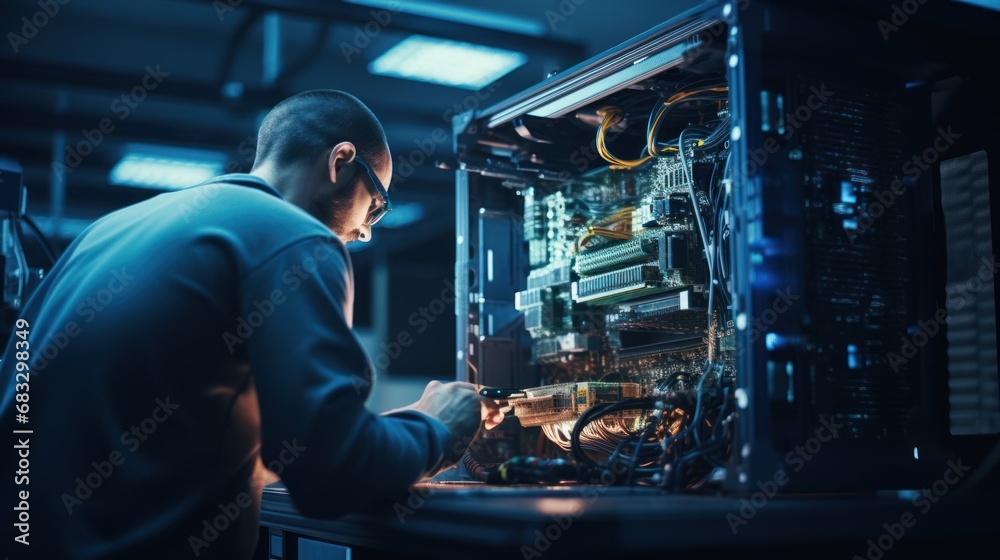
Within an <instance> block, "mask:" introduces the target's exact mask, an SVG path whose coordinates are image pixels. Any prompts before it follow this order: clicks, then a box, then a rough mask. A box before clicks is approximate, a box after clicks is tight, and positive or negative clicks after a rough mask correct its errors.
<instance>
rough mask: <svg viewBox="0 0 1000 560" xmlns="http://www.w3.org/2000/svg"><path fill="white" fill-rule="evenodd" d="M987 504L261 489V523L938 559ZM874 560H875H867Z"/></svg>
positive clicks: (463, 549) (442, 543)
mask: <svg viewBox="0 0 1000 560" xmlns="http://www.w3.org/2000/svg"><path fill="white" fill-rule="evenodd" d="M914 500H916V502H915V501H914ZM996 504H997V496H995V495H992V496H991V495H983V494H971V495H963V494H958V493H956V492H952V493H951V494H950V495H944V496H942V497H940V498H937V501H936V502H931V501H930V500H929V499H927V498H925V497H920V496H919V495H918V494H915V493H912V492H910V493H898V492H891V493H884V494H856V495H854V494H852V495H835V496H831V495H794V496H789V495H777V496H773V497H770V498H768V497H766V496H765V495H764V494H763V493H760V494H756V495H754V494H751V495H743V496H739V495H676V494H669V493H666V492H664V491H662V490H659V489H656V488H642V487H633V488H623V487H603V486H557V487H538V486H514V487H496V486H485V485H482V484H478V483H422V484H418V485H416V486H414V487H413V488H412V489H411V490H410V491H409V493H408V494H407V495H403V496H400V498H399V500H398V501H396V502H395V503H393V504H388V505H380V506H378V507H377V508H375V509H374V510H373V511H370V512H368V513H364V514H350V515H346V516H343V517H340V518H338V519H333V520H323V519H313V518H306V517H303V516H301V515H299V514H298V513H297V512H296V511H295V508H294V505H293V503H292V501H291V497H290V496H289V495H288V492H287V491H286V490H285V488H284V487H283V486H282V485H281V484H280V483H277V484H274V485H270V486H268V487H266V488H265V491H264V498H263V506H262V510H261V524H262V525H266V526H269V527H274V528H280V529H285V530H289V531H293V532H296V533H299V534H303V535H307V536H312V537H317V538H321V539H325V540H330V541H333V542H337V543H340V544H344V545H348V546H355V547H365V548H371V549H376V550H385V551H390V552H405V553H407V554H412V555H417V556H420V555H427V556H435V557H440V556H451V555H458V554H463V553H474V554H476V555H477V557H484V556H486V555H489V556H491V557H492V556H499V557H512V556H511V554H514V555H517V556H519V557H522V558H528V557H532V558H533V557H535V555H534V554H532V552H531V551H536V552H539V553H542V552H544V556H545V557H546V558H557V557H579V556H580V555H581V554H585V555H586V557H590V556H592V555H595V554H599V553H604V552H607V553H614V554H615V556H616V557H619V556H629V555H641V554H643V553H649V552H651V551H674V552H684V551H687V552H695V551H699V552H704V551H706V550H712V551H720V552H721V551H725V550H726V549H731V548H733V547H739V548H747V547H750V548H758V549H760V550H762V551H764V550H770V549H771V548H773V547H777V546H780V547H782V549H786V550H791V549H793V548H795V547H799V548H801V549H802V550H810V551H813V550H817V549H823V550H827V551H829V552H830V553H831V554H834V552H833V551H834V550H836V554H835V556H837V557H844V558H851V557H852V556H853V555H854V554H857V555H858V556H859V557H862V558H864V557H866V551H868V549H869V548H870V547H871V546H874V545H873V544H872V543H875V542H877V541H878V539H879V538H882V541H881V543H880V544H881V545H882V548H883V549H887V548H902V546H897V545H898V544H899V543H902V542H904V541H905V542H906V543H907V545H912V546H917V547H919V548H918V549H919V550H921V551H927V547H926V546H925V545H927V544H933V543H934V542H938V541H940V542H947V546H948V548H945V549H944V550H948V551H954V548H953V546H954V544H953V543H955V542H961V543H966V542H970V543H971V542H974V541H982V540H984V539H985V540H986V541H987V542H988V543H990V544H991V545H992V544H995V543H996V542H998V541H1000V511H998V508H997V507H996ZM887 535H888V536H887ZM869 540H871V541H870V542H869ZM914 543H916V544H915V545H914ZM921 543H923V544H921ZM525 547H527V548H525ZM994 550H996V549H994ZM487 552H490V553H491V554H487ZM967 552H968V550H966V552H965V553H966V554H967ZM493 553H495V554H493ZM845 553H847V556H843V554H845ZM875 557H881V555H879V554H869V555H868V558H875Z"/></svg>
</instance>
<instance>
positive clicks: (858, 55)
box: [453, 0, 1000, 492]
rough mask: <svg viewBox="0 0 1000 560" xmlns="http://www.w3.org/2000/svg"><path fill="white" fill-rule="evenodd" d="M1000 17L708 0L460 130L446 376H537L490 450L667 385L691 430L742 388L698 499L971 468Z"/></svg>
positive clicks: (494, 382) (978, 440)
mask: <svg viewBox="0 0 1000 560" xmlns="http://www.w3.org/2000/svg"><path fill="white" fill-rule="evenodd" d="M998 15H1000V14H998V13H997V12H995V11H991V10H988V9H985V8H982V7H979V6H974V5H972V4H970V3H965V2H926V3H925V2H920V1H918V0H910V1H906V2H897V3H890V2H842V3H837V4H814V3H809V2H791V1H787V2H785V1H756V0H755V1H749V2H748V1H738V2H737V1H733V2H706V3H705V4H702V5H700V6H699V7H697V8H695V9H692V10H690V11H687V12H685V13H683V14H680V15H679V16H677V17H675V18H674V19H672V20H670V21H668V22H665V23H663V24H661V25H657V26H655V27H653V28H652V29H650V30H649V31H648V32H646V33H643V34H642V35H639V36H638V37H635V38H634V39H632V40H629V41H627V42H625V43H622V44H620V45H618V46H617V47H615V48H613V49H610V50H609V51H607V52H605V53H602V54H600V55H598V56H595V57H593V58H591V59H589V60H587V61H585V62H583V63H581V64H579V65H577V66H575V67H573V68H570V69H568V70H565V71H562V72H560V73H557V74H555V75H553V76H550V77H548V78H547V79H545V80H544V81H542V82H541V83H539V84H538V85H537V86H535V87H533V88H530V89H528V90H525V91H524V92H521V93H520V94H518V95H515V96H513V97H511V98H509V99H506V100H503V101H500V102H497V103H495V104H493V105H491V106H489V107H485V108H483V109H481V110H477V111H474V112H470V113H465V114H461V115H458V116H456V117H455V119H454V122H453V124H454V131H455V144H454V147H455V168H456V171H455V175H456V201H457V216H456V218H457V221H456V247H457V251H456V254H457V255H458V262H457V263H456V282H455V286H456V288H457V295H458V297H457V299H456V316H457V323H456V324H457V341H456V342H457V344H456V351H457V353H456V367H457V372H456V374H457V378H458V379H460V380H468V381H473V382H476V383H478V384H481V385H484V386H491V387H509V388H518V389H524V388H532V389H533V391H531V392H530V393H529V394H528V396H529V397H531V398H532V399H533V400H532V402H530V403H529V402H527V401H525V402H523V403H522V404H521V405H520V407H517V406H515V408H514V410H515V413H516V416H517V418H518V420H517V421H516V422H515V421H511V422H508V423H507V424H505V428H506V432H497V433H496V434H493V435H491V437H492V438H494V439H495V440H496V443H497V444H498V445H499V449H500V450H499V451H498V450H497V448H496V447H494V449H493V450H492V451H488V452H486V453H487V455H489V457H487V460H491V461H493V460H496V461H499V460H502V459H504V458H506V457H509V456H512V455H518V454H526V455H535V454H551V455H553V456H559V455H560V453H563V452H565V451H566V450H567V449H568V444H567V441H566V438H567V434H568V433H569V432H570V430H571V426H572V425H573V422H574V421H576V420H577V419H578V418H579V416H580V415H581V412H582V410H583V408H581V407H583V406H591V405H593V404H595V403H599V402H610V401H614V400H615V399H625V398H634V397H643V396H648V395H651V394H663V393H664V392H665V391H668V390H673V389H672V387H673V388H680V389H686V390H687V391H688V392H689V393H688V394H689V395H691V394H693V395H695V399H694V400H693V401H691V402H689V403H688V404H687V405H681V408H687V414H688V416H689V417H690V416H691V414H692V411H693V410H697V409H698V407H699V406H701V404H699V403H701V401H700V399H698V398H697V395H698V393H699V392H704V391H708V390H709V387H712V388H713V389H712V390H713V391H714V393H713V394H714V398H716V399H723V400H724V401H726V402H725V403H724V404H720V405H719V410H718V416H717V417H715V418H712V419H708V418H707V417H705V418H702V417H700V416H698V419H699V421H702V420H703V421H704V422H705V423H707V424H710V425H712V430H713V431H712V434H713V437H714V436H715V434H717V433H718V434H719V436H720V441H719V443H718V444H717V445H716V446H715V447H714V448H713V455H714V459H715V460H714V461H713V462H712V463H711V464H708V465H703V466H702V468H701V470H700V471H699V473H700V474H699V476H700V478H701V480H700V481H699V482H698V484H705V483H707V484H716V485H718V486H719V487H721V488H723V489H725V490H730V491H737V492H747V491H754V490H756V489H757V488H759V487H760V484H767V483H768V481H775V480H779V483H778V484H777V485H778V486H779V487H780V490H781V491H788V492H831V491H871V490H881V489H901V488H917V487H920V485H922V484H926V483H927V482H929V481H932V480H934V479H936V478H939V477H940V476H941V473H942V472H943V471H944V470H946V468H947V461H948V460H954V459H955V458H966V460H967V462H969V461H972V462H975V461H976V460H978V459H979V458H981V456H982V455H983V450H984V449H987V448H988V446H990V445H992V444H994V443H995V441H996V434H997V432H998V430H1000V398H998V382H997V363H996V344H997V338H996V312H997V308H996V297H995V290H996V272H997V269H998V266H997V264H996V259H995V249H994V247H996V246H997V241H996V235H997V232H996V227H994V226H993V225H992V216H993V215H996V205H997V199H998V196H997V194H996V193H993V192H992V189H991V185H994V184H997V170H998V169H1000V161H998V159H997V158H998V141H1000V136H998V132H997V131H998V130H1000V128H998V124H1000V119H998V116H1000V110H998V104H997V100H998V99H1000V96H998V88H997V78H996V76H995V71H994V70H993V69H992V67H991V66H990V65H984V64H983V63H982V62H981V60H983V57H982V55H983V54H985V55H986V56H987V57H993V56H996V53H997V52H1000V50H998V48H997V47H998V46H1000V42H998V33H1000V32H998V31H997V30H998V29H1000V18H998ZM636 17H641V12H640V13H637V14H636ZM706 378H707V379H708V381H707V382H705V381H704V380H705V379H706ZM567 387H568V389H567ZM546 388H551V389H546ZM680 389H678V391H679V390H680ZM705 398H706V399H708V398H709V397H705ZM529 405H530V406H529ZM574 407H575V408H574ZM700 413H701V411H698V412H697V413H695V414H696V415H697V414H700ZM632 420H634V418H633V419H632ZM713 422H715V423H716V424H712V423H713ZM511 424H514V427H512V426H511ZM518 424H520V425H521V428H517V425H518ZM716 425H720V426H724V428H721V427H720V428H719V431H718V432H716V431H715V430H716V428H715V426H716ZM518 430H521V431H522V432H523V433H525V434H528V435H527V436H526V437H514V436H513V435H511V434H512V432H516V431H518ZM532 430H534V432H532ZM625 432H628V428H625ZM723 432H724V435H722V434H723ZM672 433H673V432H671V429H670V427H669V423H667V426H666V428H665V429H664V431H663V433H662V434H660V435H661V439H669V438H670V437H671V434H672ZM532 434H533V435H532ZM609 438H610V442H604V443H605V444H607V443H610V445H611V447H610V448H608V449H606V450H605V451H604V453H605V454H607V453H608V452H609V451H610V450H611V449H614V438H613V437H610V436H609ZM723 439H724V441H722V440H723ZM601 445H602V444H601V442H596V441H595V443H594V446H593V447H592V450H593V451H594V452H598V453H599V452H600V448H601ZM653 465H654V467H655V468H658V469H661V470H662V471H663V473H654V474H663V475H666V474H667V473H668V472H669V471H670V469H671V468H672V465H671V459H670V457H666V458H664V459H663V460H662V461H659V462H656V461H653ZM649 480H650V481H653V482H657V481H663V480H665V478H664V476H656V475H654V476H652V477H651V478H649ZM690 486H691V483H690V481H686V482H685V484H682V485H680V487H690Z"/></svg>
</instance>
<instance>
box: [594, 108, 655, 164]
mask: <svg viewBox="0 0 1000 560" xmlns="http://www.w3.org/2000/svg"><path fill="white" fill-rule="evenodd" d="M597 114H598V115H600V116H602V117H604V119H603V120H602V121H601V125H600V126H598V127H597V153H598V154H600V156H601V157H602V158H604V160H605V161H607V162H608V163H610V164H611V168H612V169H632V168H633V167H638V166H640V165H642V164H643V163H646V162H647V161H649V160H650V159H652V157H653V156H643V157H642V158H640V159H632V160H626V159H621V158H619V157H617V156H615V155H613V154H612V153H611V152H609V151H608V147H607V145H606V144H605V141H604V136H605V134H607V131H608V129H609V128H611V127H612V126H614V125H616V124H618V123H620V122H621V121H622V118H623V116H624V113H623V112H622V110H621V109H620V108H618V107H611V106H608V107H604V108H602V109H600V110H599V111H597Z"/></svg>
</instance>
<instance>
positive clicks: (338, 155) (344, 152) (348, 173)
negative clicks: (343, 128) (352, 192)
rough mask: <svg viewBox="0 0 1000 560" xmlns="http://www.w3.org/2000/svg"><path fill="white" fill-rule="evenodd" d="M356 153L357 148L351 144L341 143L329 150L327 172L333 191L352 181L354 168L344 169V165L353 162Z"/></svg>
mask: <svg viewBox="0 0 1000 560" xmlns="http://www.w3.org/2000/svg"><path fill="white" fill-rule="evenodd" d="M357 153H358V150H357V148H355V147H354V144H352V143H351V142H341V143H340V144H337V145H336V146H334V147H333V149H332V150H330V157H329V159H328V160H327V170H328V172H329V174H330V182H331V183H333V184H334V186H335V190H340V189H341V188H342V187H344V186H346V185H347V184H349V183H350V182H351V180H353V179H354V168H353V167H351V168H349V169H348V168H345V165H346V164H348V163H351V162H352V161H354V156H355V155H356V154H357Z"/></svg>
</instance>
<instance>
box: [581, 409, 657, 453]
mask: <svg viewBox="0 0 1000 560" xmlns="http://www.w3.org/2000/svg"><path fill="white" fill-rule="evenodd" d="M653 405H654V400H653V399H652V398H642V399H628V400H624V401H619V402H616V403H609V404H603V405H594V406H592V407H590V408H588V409H587V410H585V411H584V412H583V414H581V415H580V417H579V418H578V419H577V421H576V424H575V425H574V426H573V432H572V433H571V434H570V452H571V453H572V454H573V458H574V459H576V460H577V461H578V462H580V463H583V464H585V465H587V466H590V467H593V468H599V465H598V464H597V462H596V461H594V460H593V459H591V458H590V457H589V456H588V455H587V454H586V453H584V451H583V449H582V448H581V446H580V434H581V433H583V429H584V428H585V427H587V425H588V424H590V423H591V422H593V421H594V420H597V419H598V418H601V417H603V416H607V415H609V414H612V413H615V412H621V411H623V410H636V409H646V408H652V407H653Z"/></svg>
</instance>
